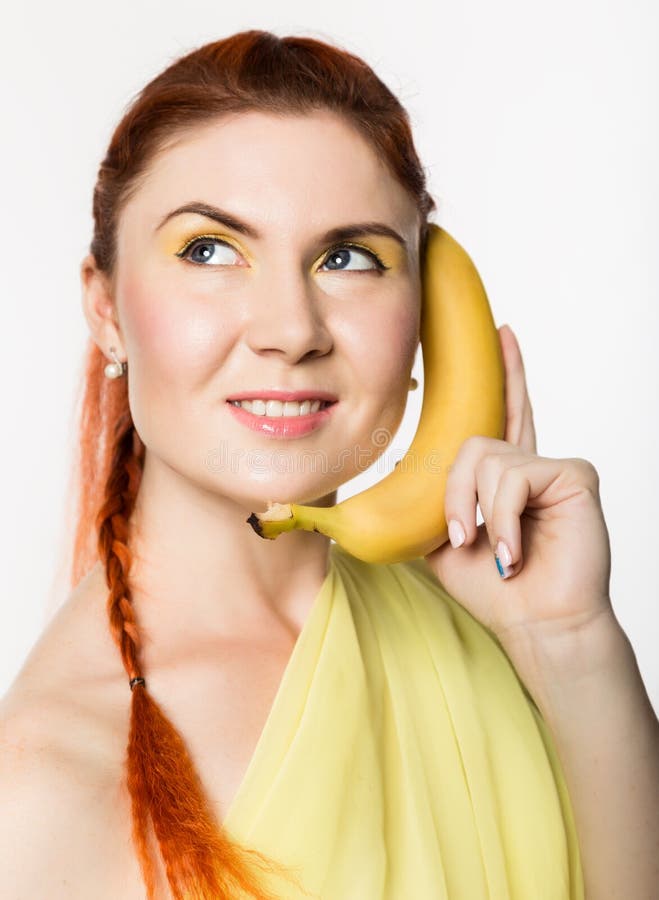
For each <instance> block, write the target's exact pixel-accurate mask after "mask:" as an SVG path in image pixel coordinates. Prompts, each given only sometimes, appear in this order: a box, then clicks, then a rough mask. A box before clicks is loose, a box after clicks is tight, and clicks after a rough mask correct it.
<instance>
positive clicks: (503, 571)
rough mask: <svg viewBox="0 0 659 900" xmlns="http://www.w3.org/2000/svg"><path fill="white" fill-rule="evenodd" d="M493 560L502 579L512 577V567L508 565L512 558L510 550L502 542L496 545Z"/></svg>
mask: <svg viewBox="0 0 659 900" xmlns="http://www.w3.org/2000/svg"><path fill="white" fill-rule="evenodd" d="M494 559H495V562H496V564H497V569H498V570H499V575H501V577H502V578H508V576H509V575H512V571H513V567H512V566H511V565H510V563H511V562H512V556H511V555H510V550H509V549H508V547H507V546H506V544H504V542H503V541H499V543H498V544H497V549H496V553H495V554H494Z"/></svg>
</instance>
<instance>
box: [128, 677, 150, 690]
mask: <svg viewBox="0 0 659 900" xmlns="http://www.w3.org/2000/svg"><path fill="white" fill-rule="evenodd" d="M128 684H129V685H130V689H131V691H132V690H133V688H134V687H135V685H136V684H143V685H144V687H146V681H145V680H144V679H143V678H131V680H130V681H129V682H128Z"/></svg>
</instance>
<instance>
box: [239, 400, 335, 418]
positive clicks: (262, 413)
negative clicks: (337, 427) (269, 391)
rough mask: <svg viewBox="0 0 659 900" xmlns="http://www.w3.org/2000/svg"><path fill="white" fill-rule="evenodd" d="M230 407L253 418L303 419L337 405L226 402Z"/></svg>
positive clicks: (247, 401) (330, 402)
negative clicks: (287, 408) (249, 414)
mask: <svg viewBox="0 0 659 900" xmlns="http://www.w3.org/2000/svg"><path fill="white" fill-rule="evenodd" d="M227 403H229V404H230V405H231V406H233V407H236V408H238V409H242V410H244V411H245V412H248V413H251V414H252V415H253V416H257V417H258V418H263V419H299V418H304V417H306V416H309V415H315V414H316V413H319V412H322V411H323V410H325V409H328V408H329V407H330V406H335V405H336V403H338V401H337V400H320V401H319V400H315V401H311V400H304V401H302V402H297V401H286V402H282V401H272V400H269V401H267V402H264V401H262V400H227ZM268 404H272V405H271V406H270V409H268ZM287 404H288V406H289V410H288V411H286V406H287Z"/></svg>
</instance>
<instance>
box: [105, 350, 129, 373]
mask: <svg viewBox="0 0 659 900" xmlns="http://www.w3.org/2000/svg"><path fill="white" fill-rule="evenodd" d="M110 356H111V357H112V359H113V360H114V362H112V363H108V364H107V366H106V367H105V369H104V371H105V374H106V376H107V377H108V378H119V377H120V376H121V375H123V374H125V372H126V369H127V364H126V363H125V362H121V360H120V359H119V358H118V357H117V353H116V351H115V349H114V347H110Z"/></svg>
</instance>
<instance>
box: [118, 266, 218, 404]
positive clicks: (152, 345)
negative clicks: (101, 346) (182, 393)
mask: <svg viewBox="0 0 659 900" xmlns="http://www.w3.org/2000/svg"><path fill="white" fill-rule="evenodd" d="M123 302H124V310H125V313H124V316H125V323H126V328H125V330H126V332H127V335H126V338H127V342H128V347H127V353H128V355H129V358H132V359H133V360H134V361H135V366H134V367H133V370H134V371H135V369H138V370H139V372H140V373H141V375H142V378H143V379H144V380H145V381H146V380H147V378H148V380H150V381H155V382H158V384H159V385H160V386H166V385H167V384H170V385H171V384H173V383H174V382H176V383H178V384H182V385H185V384H187V385H188V386H190V387H192V386H194V384H195V382H196V380H197V379H199V378H202V377H206V376H208V373H209V371H211V370H212V368H213V367H217V366H218V365H219V364H221V361H222V357H223V354H224V352H225V345H226V343H227V339H228V334H229V332H230V331H231V329H230V327H229V323H227V322H226V321H224V318H220V317H218V316H217V315H212V314H211V312H210V311H209V305H208V301H207V298H206V300H205V302H201V301H196V300H195V298H193V297H192V298H191V297H183V298H182V297H180V296H172V294H171V287H170V288H169V291H168V290H167V289H166V288H162V289H161V290H158V289H157V288H154V287H152V288H150V289H149V290H148V291H147V290H145V288H144V286H143V285H141V284H135V285H133V286H131V285H130V284H127V285H126V286H125V290H124V292H123Z"/></svg>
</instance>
